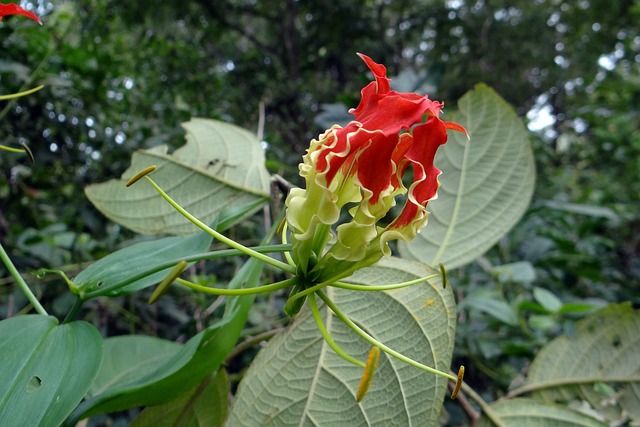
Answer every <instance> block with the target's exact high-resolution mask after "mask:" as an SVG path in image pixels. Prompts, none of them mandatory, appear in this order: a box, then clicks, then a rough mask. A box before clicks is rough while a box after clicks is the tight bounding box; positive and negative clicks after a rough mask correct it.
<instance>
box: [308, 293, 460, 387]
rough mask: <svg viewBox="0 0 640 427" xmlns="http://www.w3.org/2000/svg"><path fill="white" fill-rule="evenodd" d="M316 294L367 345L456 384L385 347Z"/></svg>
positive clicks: (329, 301)
mask: <svg viewBox="0 0 640 427" xmlns="http://www.w3.org/2000/svg"><path fill="white" fill-rule="evenodd" d="M316 293H317V295H318V296H319V297H320V298H321V299H322V301H324V303H325V304H326V305H327V307H329V308H330V309H331V311H333V312H334V313H335V315H336V316H337V317H338V318H339V319H340V320H342V321H343V322H344V323H345V324H346V325H347V326H348V327H350V328H351V329H353V331H354V332H355V333H356V334H358V335H360V336H361V337H362V338H363V339H364V340H365V341H367V342H368V343H369V344H371V345H373V346H375V347H378V348H379V349H380V350H382V351H384V352H385V353H387V354H389V355H390V356H393V357H395V358H396V359H398V360H401V361H403V362H405V363H407V364H409V365H411V366H415V367H416V368H420V369H422V370H423V371H427V372H431V373H432V374H436V375H440V376H441V377H445V378H448V379H450V380H451V381H453V382H458V378H457V377H454V376H453V375H451V374H448V373H446V372H442V371H438V370H437V369H435V368H431V367H429V366H427V365H423V364H422V363H419V362H416V361H415V360H413V359H411V358H409V357H407V356H405V355H403V354H400V353H398V352H397V351H395V350H393V349H391V348H390V347H387V346H386V345H384V344H382V343H381V342H380V341H378V340H376V339H375V338H373V337H372V336H371V335H369V334H368V333H366V332H365V331H363V330H362V329H361V328H360V327H359V326H358V325H356V324H355V323H354V322H353V321H352V320H351V319H349V318H348V317H347V316H346V315H345V314H344V313H343V312H342V311H340V309H339V308H338V307H337V306H336V305H335V304H334V303H333V301H331V298H329V297H328V296H326V295H325V293H324V292H322V291H317V292H316Z"/></svg>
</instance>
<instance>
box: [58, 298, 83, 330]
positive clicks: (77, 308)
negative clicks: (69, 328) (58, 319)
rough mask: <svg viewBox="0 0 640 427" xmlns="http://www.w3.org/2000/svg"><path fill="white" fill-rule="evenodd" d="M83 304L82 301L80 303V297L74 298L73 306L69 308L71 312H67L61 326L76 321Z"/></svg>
mask: <svg viewBox="0 0 640 427" xmlns="http://www.w3.org/2000/svg"><path fill="white" fill-rule="evenodd" d="M83 302H84V301H82V299H81V298H80V297H76V300H75V301H74V302H73V306H72V307H71V310H69V312H68V313H67V315H66V316H65V318H64V320H63V321H62V323H63V324H64V323H69V322H73V321H74V320H75V319H76V315H77V314H78V312H79V311H80V308H81V307H82V303H83Z"/></svg>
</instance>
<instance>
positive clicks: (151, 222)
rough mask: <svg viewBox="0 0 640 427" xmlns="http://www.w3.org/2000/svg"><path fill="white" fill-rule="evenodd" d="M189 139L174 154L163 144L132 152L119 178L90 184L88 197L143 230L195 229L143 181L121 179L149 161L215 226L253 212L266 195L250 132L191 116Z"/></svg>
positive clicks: (182, 200) (157, 177)
mask: <svg viewBox="0 0 640 427" xmlns="http://www.w3.org/2000/svg"><path fill="white" fill-rule="evenodd" d="M183 127H184V128H185V130H186V132H187V135H186V139H187V143H186V144H185V145H184V146H183V147H181V148H180V149H178V150H176V151H175V152H174V153H173V154H171V155H169V154H167V150H168V147H167V146H159V147H155V148H152V149H150V150H141V151H137V152H135V153H134V154H133V156H132V158H131V166H130V167H129V169H127V170H126V171H125V173H124V174H123V175H122V178H121V179H119V180H111V181H108V182H105V183H102V184H94V185H90V186H88V187H87V188H86V189H85V193H86V194H87V197H88V198H89V200H90V201H91V203H93V204H94V205H95V206H96V208H98V210H100V211H101V212H102V213H103V214H104V215H106V216H107V217H108V218H109V219H111V220H113V221H115V222H117V223H119V224H122V225H124V226H125V227H127V228H130V229H131V230H134V231H137V232H139V233H144V234H164V233H168V234H193V233H195V232H197V231H198V228H196V226H194V225H193V224H191V223H190V222H189V221H187V220H186V219H185V218H184V217H183V216H182V215H180V214H179V213H178V212H176V211H175V210H174V209H173V208H172V207H171V206H170V205H169V204H168V203H167V202H166V201H165V200H164V199H162V198H161V197H160V195H158V193H157V192H156V191H155V190H154V189H153V188H152V187H151V186H150V185H149V184H148V183H146V182H139V183H137V184H136V185H133V186H132V187H130V188H125V185H124V184H125V183H126V182H127V181H128V180H129V179H130V178H131V177H133V176H134V175H135V174H137V173H138V172H140V171H141V170H143V169H145V168H147V167H148V166H151V165H157V166H158V169H157V170H156V171H155V172H154V173H153V179H154V181H156V182H157V183H158V185H160V186H161V187H162V188H163V189H164V190H165V191H166V192H167V193H168V194H169V195H170V196H171V197H172V198H174V200H176V201H177V202H178V203H179V204H180V205H181V206H182V207H184V208H185V209H187V210H188V211H190V212H191V213H192V214H193V215H195V216H196V217H198V218H199V219H200V220H201V221H203V222H205V223H206V224H214V225H216V227H217V229H218V230H224V229H226V228H229V227H230V226H231V225H232V224H233V223H235V222H237V221H238V220H240V219H242V218H244V217H246V216H247V215H248V214H250V213H252V212H255V210H256V209H257V208H259V207H260V206H261V205H262V204H264V203H265V202H267V201H268V199H269V180H270V178H269V173H268V172H267V170H266V168H265V166H264V150H263V149H262V147H261V146H260V144H259V142H258V140H257V139H256V137H255V136H254V135H252V134H251V133H249V132H247V131H246V130H244V129H241V128H239V127H237V126H234V125H231V124H229V123H224V122H219V121H215V120H208V119H192V120H191V121H189V122H187V123H184V124H183Z"/></svg>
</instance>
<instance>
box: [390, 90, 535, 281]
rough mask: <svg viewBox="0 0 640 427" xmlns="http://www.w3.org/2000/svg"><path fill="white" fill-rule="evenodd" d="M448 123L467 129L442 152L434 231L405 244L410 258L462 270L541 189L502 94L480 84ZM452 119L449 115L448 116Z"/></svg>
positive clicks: (431, 227) (404, 253) (513, 221)
mask: <svg viewBox="0 0 640 427" xmlns="http://www.w3.org/2000/svg"><path fill="white" fill-rule="evenodd" d="M458 107H459V111H457V112H452V113H451V114H450V115H449V114H447V120H451V121H454V122H457V123H460V124H461V125H463V126H464V127H465V128H466V129H467V131H468V132H469V135H470V137H471V141H470V142H469V141H467V139H466V138H465V137H464V136H463V135H460V134H458V133H456V132H452V133H451V134H450V135H449V141H448V142H447V144H445V145H444V146H443V147H441V148H440V149H439V150H438V154H437V156H436V159H435V164H436V166H437V167H438V168H440V169H442V171H443V173H442V175H441V176H440V182H441V186H440V189H439V190H438V199H436V200H434V201H432V202H429V210H430V211H431V214H430V215H429V224H428V225H427V227H426V228H425V229H424V230H423V231H422V233H421V234H418V236H416V238H415V239H414V240H413V241H411V242H399V244H398V248H399V250H400V253H401V255H402V256H403V257H405V258H410V259H416V260H420V261H422V262H425V263H427V264H429V265H432V266H435V265H437V264H439V263H443V264H445V265H446V266H447V268H456V267H460V266H462V265H464V264H466V263H468V262H471V261H473V260H474V259H476V258H477V257H479V256H480V255H482V254H483V253H484V252H485V251H487V250H488V249H489V248H491V246H493V245H494V244H495V243H496V242H497V241H498V240H499V239H500V238H501V237H502V236H503V235H504V234H505V233H507V231H509V230H510V229H511V227H513V226H514V225H515V224H516V222H517V221H518V220H519V219H520V217H521V216H522V214H523V213H524V211H525V210H526V208H527V206H528V205H529V201H530V199H531V195H532V194H533V188H534V183H535V166H534V162H533V153H532V151H531V147H530V146H529V142H528V139H527V131H526V130H525V127H524V125H523V123H522V121H521V120H520V119H519V118H518V117H517V116H516V113H515V112H514V111H513V108H512V107H511V106H509V105H508V104H507V103H506V102H505V101H504V100H503V99H502V98H500V96H498V94H496V93H495V92H494V91H493V90H492V89H490V88H489V87H487V86H484V85H478V86H476V88H475V89H474V90H473V91H471V92H469V93H467V94H466V95H465V96H463V97H462V98H461V99H460V102H459V103H458ZM447 113H449V112H448V111H447Z"/></svg>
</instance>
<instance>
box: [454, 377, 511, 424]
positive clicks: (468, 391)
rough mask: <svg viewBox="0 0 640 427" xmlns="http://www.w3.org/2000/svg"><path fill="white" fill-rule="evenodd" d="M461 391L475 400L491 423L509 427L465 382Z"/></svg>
mask: <svg viewBox="0 0 640 427" xmlns="http://www.w3.org/2000/svg"><path fill="white" fill-rule="evenodd" d="M461 390H462V392H463V393H464V394H465V395H467V396H469V397H470V398H471V399H473V400H474V401H475V402H476V403H477V404H478V406H480V409H481V410H482V413H483V414H485V415H486V416H487V418H489V419H490V420H491V422H492V423H493V424H495V426H496V427H507V426H506V424H505V423H503V422H502V420H501V419H500V416H499V415H498V414H496V413H495V411H494V410H493V409H492V408H491V405H489V404H488V403H487V402H485V401H484V399H483V398H482V396H480V395H479V394H478V393H476V392H475V390H474V389H472V388H471V386H469V385H468V384H467V383H464V382H463V383H462V387H461Z"/></svg>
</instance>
